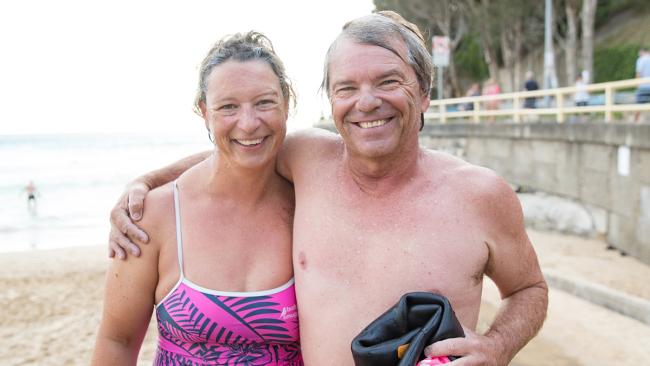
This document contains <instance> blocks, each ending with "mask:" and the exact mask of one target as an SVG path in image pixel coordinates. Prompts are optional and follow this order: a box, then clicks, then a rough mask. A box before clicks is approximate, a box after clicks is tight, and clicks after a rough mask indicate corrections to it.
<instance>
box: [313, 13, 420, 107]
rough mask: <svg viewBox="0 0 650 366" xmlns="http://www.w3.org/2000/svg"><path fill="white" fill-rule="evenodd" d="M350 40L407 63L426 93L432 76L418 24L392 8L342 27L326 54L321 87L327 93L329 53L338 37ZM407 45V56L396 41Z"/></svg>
mask: <svg viewBox="0 0 650 366" xmlns="http://www.w3.org/2000/svg"><path fill="white" fill-rule="evenodd" d="M344 38H345V39H351V40H352V41H354V42H357V43H360V44H368V45H373V46H378V47H382V48H384V49H387V50H389V51H390V52H392V53H394V54H395V55H397V56H398V57H399V58H401V59H402V60H403V61H404V62H406V63H407V64H409V65H410V66H411V67H412V68H413V70H414V71H415V74H416V76H417V79H418V84H419V86H420V90H421V91H422V93H424V94H426V95H428V94H429V88H430V87H431V78H432V76H433V62H432V60H431V55H429V51H427V48H426V46H425V43H424V37H423V36H422V33H420V30H419V29H418V27H417V26H416V25H415V24H413V23H410V22H408V21H407V20H405V19H404V18H403V17H402V16H401V15H399V14H397V13H395V12H393V11H380V12H378V13H375V14H371V15H366V16H363V17H361V18H357V19H354V20H352V21H350V22H348V23H347V24H345V25H344V26H343V30H342V31H341V34H339V36H338V37H337V38H336V40H335V41H334V42H333V43H332V45H331V46H330V48H329V49H328V50H327V55H326V56H325V68H324V70H323V81H322V83H321V90H325V92H326V93H327V95H328V96H329V92H330V91H329V86H330V85H329V65H330V61H331V60H330V58H331V55H332V53H333V51H334V49H336V46H337V44H338V42H339V40H341V39H344ZM396 40H397V41H402V42H404V44H405V45H406V49H407V54H406V55H405V56H406V59H404V55H402V54H401V53H400V52H399V51H398V50H397V49H396V48H395V47H394V45H395V41H396Z"/></svg>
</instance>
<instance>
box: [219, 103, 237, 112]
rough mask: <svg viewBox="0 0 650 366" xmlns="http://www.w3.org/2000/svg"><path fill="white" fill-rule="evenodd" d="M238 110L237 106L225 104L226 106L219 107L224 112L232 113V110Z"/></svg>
mask: <svg viewBox="0 0 650 366" xmlns="http://www.w3.org/2000/svg"><path fill="white" fill-rule="evenodd" d="M236 108H237V106H236V105H234V104H224V105H222V106H221V107H219V110H222V111H232V110H234V109H236Z"/></svg>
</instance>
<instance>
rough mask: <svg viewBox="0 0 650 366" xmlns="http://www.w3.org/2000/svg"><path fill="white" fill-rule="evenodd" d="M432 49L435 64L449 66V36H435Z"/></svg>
mask: <svg viewBox="0 0 650 366" xmlns="http://www.w3.org/2000/svg"><path fill="white" fill-rule="evenodd" d="M432 49H433V64H434V65H435V66H438V67H447V66H449V37H440V36H434V37H433V39H432Z"/></svg>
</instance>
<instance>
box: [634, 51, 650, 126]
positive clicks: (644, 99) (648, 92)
mask: <svg viewBox="0 0 650 366" xmlns="http://www.w3.org/2000/svg"><path fill="white" fill-rule="evenodd" d="M635 70H636V77H637V78H647V77H650V50H648V47H641V49H640V50H639V58H638V59H637V60H636V68H635ZM636 102H637V103H650V84H641V85H639V89H637V91H636ZM640 116H641V112H640V111H638V112H636V115H635V116H634V121H635V122H638V121H639V117H640Z"/></svg>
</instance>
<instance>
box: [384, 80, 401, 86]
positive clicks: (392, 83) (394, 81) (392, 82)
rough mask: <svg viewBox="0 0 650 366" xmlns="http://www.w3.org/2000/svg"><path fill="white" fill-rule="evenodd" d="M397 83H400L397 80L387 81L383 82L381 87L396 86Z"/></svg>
mask: <svg viewBox="0 0 650 366" xmlns="http://www.w3.org/2000/svg"><path fill="white" fill-rule="evenodd" d="M397 83H399V81H397V80H395V79H387V80H384V81H382V82H381V83H380V85H382V86H386V85H394V84H397Z"/></svg>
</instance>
